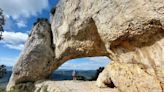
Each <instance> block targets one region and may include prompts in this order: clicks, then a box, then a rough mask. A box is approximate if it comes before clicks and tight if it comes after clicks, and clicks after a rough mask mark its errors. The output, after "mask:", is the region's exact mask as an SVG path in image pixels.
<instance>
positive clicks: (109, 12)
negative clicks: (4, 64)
mask: <svg viewBox="0 0 164 92" xmlns="http://www.w3.org/2000/svg"><path fill="white" fill-rule="evenodd" d="M44 23H45V22H44ZM44 23H43V24H42V22H39V23H37V24H36V26H35V27H34V28H33V32H32V34H31V36H30V37H29V39H28V41H27V43H26V46H25V48H24V51H22V54H21V56H20V58H19V60H18V62H17V64H16V65H15V67H14V70H13V71H14V72H13V74H12V77H11V79H10V83H9V84H8V88H7V89H8V90H11V89H12V88H14V86H16V85H17V84H20V83H24V82H35V81H37V80H40V79H46V77H47V76H48V75H49V74H50V73H51V72H52V71H53V70H54V69H57V68H58V67H59V66H60V65H61V64H63V63H64V62H65V61H66V60H69V59H73V58H79V57H86V56H108V57H109V58H110V59H112V64H111V65H108V66H107V67H106V68H105V70H104V71H103V72H102V73H101V74H100V76H99V78H98V80H97V85H98V87H107V86H108V85H109V84H110V83H113V84H114V86H115V87H116V88H117V89H118V90H119V91H120V92H162V91H164V29H163V28H164V1H163V0H60V2H59V4H58V5H57V7H56V10H55V12H54V14H53V17H52V22H51V29H50V28H49V27H50V25H49V27H48V29H47V27H45V26H44ZM39 25H41V26H39ZM45 25H46V24H45ZM47 26H48V25H47ZM51 30H52V34H51ZM35 32H36V33H35ZM37 32H39V34H38V33H37ZM51 35H52V36H51ZM32 38H34V39H32ZM52 38H53V39H52ZM29 43H30V44H29Z"/></svg>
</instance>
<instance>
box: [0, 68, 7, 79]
mask: <svg viewBox="0 0 164 92" xmlns="http://www.w3.org/2000/svg"><path fill="white" fill-rule="evenodd" d="M6 73H7V69H6V66H5V65H0V78H2V77H4V75H5V74H6Z"/></svg>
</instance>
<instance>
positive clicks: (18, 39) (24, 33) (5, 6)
mask: <svg viewBox="0 0 164 92" xmlns="http://www.w3.org/2000/svg"><path fill="white" fill-rule="evenodd" d="M57 3H58V0H0V8H1V9H2V10H3V13H4V15H5V20H6V22H5V26H4V33H3V38H4V39H3V40H1V41H0V64H5V65H7V66H13V65H14V64H15V63H16V61H17V59H18V58H19V54H20V52H21V51H22V49H23V47H24V44H25V42H26V40H27V39H28V34H30V32H31V28H32V26H33V23H34V22H35V21H36V19H37V18H39V17H40V18H48V19H49V18H50V17H49V16H50V10H51V8H52V7H54V6H55V5H56V4H57ZM108 62H109V58H107V57H92V58H89V57H86V58H80V59H73V60H69V61H68V62H66V63H64V64H63V65H62V66H61V67H60V68H59V69H81V70H93V69H97V68H98V67H101V66H105V65H106V64H107V63H108Z"/></svg>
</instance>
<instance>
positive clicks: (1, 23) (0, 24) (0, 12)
mask: <svg viewBox="0 0 164 92" xmlns="http://www.w3.org/2000/svg"><path fill="white" fill-rule="evenodd" d="M4 25H5V18H4V15H3V10H2V9H0V40H2V32H4V30H3V26H4Z"/></svg>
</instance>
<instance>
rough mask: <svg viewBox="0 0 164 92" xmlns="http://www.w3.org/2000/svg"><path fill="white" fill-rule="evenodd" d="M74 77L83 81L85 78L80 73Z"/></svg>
mask: <svg viewBox="0 0 164 92" xmlns="http://www.w3.org/2000/svg"><path fill="white" fill-rule="evenodd" d="M76 79H77V80H83V81H85V80H86V78H85V77H84V76H81V75H78V76H76Z"/></svg>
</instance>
